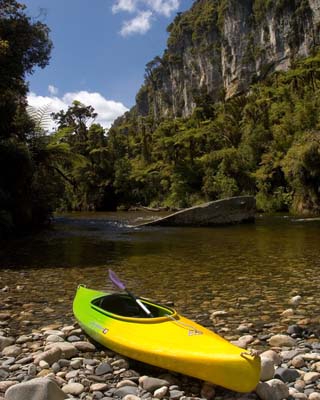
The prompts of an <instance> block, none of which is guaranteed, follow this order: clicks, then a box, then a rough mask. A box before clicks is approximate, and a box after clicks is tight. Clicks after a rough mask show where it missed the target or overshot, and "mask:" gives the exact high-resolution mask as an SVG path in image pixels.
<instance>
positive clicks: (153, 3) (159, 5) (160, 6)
mask: <svg viewBox="0 0 320 400" xmlns="http://www.w3.org/2000/svg"><path fill="white" fill-rule="evenodd" d="M145 3H146V5H148V6H149V7H150V8H151V9H152V10H153V11H154V12H156V13H158V14H161V15H164V16H166V17H170V15H171V14H172V13H173V12H175V11H177V10H178V8H179V6H180V0H145Z"/></svg>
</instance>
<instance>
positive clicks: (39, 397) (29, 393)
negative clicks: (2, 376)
mask: <svg viewBox="0 0 320 400" xmlns="http://www.w3.org/2000/svg"><path fill="white" fill-rule="evenodd" d="M66 398H67V396H66V395H65V394H64V393H63V391H62V390H61V389H60V388H59V386H58V385H57V384H56V383H55V382H53V381H52V380H50V379H47V378H35V379H32V380H30V381H28V382H23V383H19V384H17V385H14V386H11V387H10V388H9V389H8V390H7V391H6V394H5V400H26V399H30V400H31V399H32V400H64V399H66Z"/></svg>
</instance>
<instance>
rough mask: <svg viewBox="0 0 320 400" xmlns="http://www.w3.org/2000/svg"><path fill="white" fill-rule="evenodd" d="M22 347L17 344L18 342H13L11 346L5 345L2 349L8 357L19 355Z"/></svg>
mask: <svg viewBox="0 0 320 400" xmlns="http://www.w3.org/2000/svg"><path fill="white" fill-rule="evenodd" d="M21 352H22V349H21V347H20V346H17V345H16V344H12V345H10V346H7V347H5V348H4V349H3V350H2V355H3V356H6V357H17V356H18V355H19V354H21Z"/></svg>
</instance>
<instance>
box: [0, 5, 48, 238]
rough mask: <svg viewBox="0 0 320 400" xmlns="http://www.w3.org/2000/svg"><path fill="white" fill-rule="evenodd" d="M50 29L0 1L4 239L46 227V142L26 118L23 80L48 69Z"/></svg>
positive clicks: (0, 228) (0, 232)
mask: <svg viewBox="0 0 320 400" xmlns="http://www.w3.org/2000/svg"><path fill="white" fill-rule="evenodd" d="M48 33H49V29H48V27H47V26H46V25H44V24H42V23H41V22H37V21H34V20H32V19H31V18H30V17H28V16H27V15H26V13H25V6H24V5H22V4H20V3H18V2H16V1H15V0H0V76H1V79H0V171H1V172H0V236H5V237H6V236H8V235H9V234H14V233H17V232H21V231H24V230H27V229H30V227H32V226H37V225H41V224H43V223H45V222H46V221H47V220H48V218H49V217H50V211H51V205H52V202H51V199H49V198H48V196H47V193H48V191H47V189H48V186H49V185H46V183H48V182H50V179H49V176H48V175H47V174H45V173H44V170H43V169H42V168H41V166H40V163H38V160H37V156H38V155H39V154H40V152H41V148H42V138H41V132H40V129H39V127H36V126H35V123H34V122H33V121H32V119H30V117H29V115H28V114H27V112H26V93H27V84H26V82H25V78H26V75H27V74H31V73H32V72H33V70H34V68H35V67H36V66H38V67H40V68H43V67H45V66H46V65H47V64H48V61H49V56H50V51H51V47H52V43H51V41H50V40H49V37H48Z"/></svg>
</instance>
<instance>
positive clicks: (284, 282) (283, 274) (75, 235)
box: [0, 212, 320, 335]
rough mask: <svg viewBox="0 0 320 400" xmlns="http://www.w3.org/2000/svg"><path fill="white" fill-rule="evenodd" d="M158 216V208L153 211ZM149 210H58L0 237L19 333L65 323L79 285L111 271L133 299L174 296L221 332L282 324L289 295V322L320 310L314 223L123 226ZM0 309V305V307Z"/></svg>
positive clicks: (100, 285)
mask: <svg viewBox="0 0 320 400" xmlns="http://www.w3.org/2000/svg"><path fill="white" fill-rule="evenodd" d="M157 216H158V214H157ZM150 217H154V215H151V214H149V213H137V212H136V213H90V214H80V213H79V214H76V213H73V214H67V215H60V216H57V217H56V219H55V223H54V225H53V227H52V229H51V230H49V231H47V232H44V233H41V234H38V235H36V236H33V237H28V238H24V239H18V240H14V241H10V242H0V289H1V288H4V287H6V286H7V287H8V288H9V290H8V291H6V292H2V293H0V300H1V308H2V309H4V310H9V311H11V312H12V314H13V316H14V319H15V321H16V325H15V326H16V328H17V329H19V330H30V327H39V326H43V325H45V324H48V323H51V322H71V321H72V299H73V296H74V293H75V290H76V288H77V286H78V284H80V283H83V284H86V285H87V286H88V287H92V288H97V289H104V290H111V289H112V285H111V284H110V282H109V281H108V278H107V271H108V268H112V269H113V270H115V271H116V272H117V274H118V275H119V276H120V277H121V278H122V279H123V280H124V281H125V282H126V284H127V286H128V287H130V289H132V291H133V292H135V293H136V294H138V295H144V296H146V297H149V298H152V299H154V300H156V301H158V302H173V303H174V306H175V308H176V309H178V311H179V312H181V313H183V314H184V315H186V316H188V317H190V318H193V319H196V320H198V321H199V322H200V323H202V324H204V325H207V326H210V327H213V325H212V321H211V320H210V318H209V316H210V315H211V313H212V312H213V311H222V310H223V311H225V312H226V313H227V314H226V315H225V316H223V317H221V318H217V319H216V320H215V321H214V324H215V328H219V329H221V328H223V329H224V330H225V331H226V332H229V333H230V335H232V334H234V333H235V332H236V327H237V326H238V325H239V323H241V322H252V323H254V325H255V326H257V327H260V329H263V327H264V326H266V327H268V329H269V330H270V329H271V330H272V327H273V326H274V327H275V328H274V329H275V330H279V329H281V326H282V325H283V326H285V323H286V321H283V318H281V312H282V311H283V310H284V309H286V308H289V306H290V305H289V303H288V301H289V299H290V298H291V297H292V296H293V295H295V294H300V295H301V296H302V302H301V304H300V306H299V307H298V309H297V310H296V311H295V316H294V318H293V320H295V319H296V320H297V321H298V320H300V319H302V318H310V319H311V320H316V318H317V316H318V314H319V309H320V297H319V292H320V279H319V276H320V274H319V271H320V221H318V220H316V219H315V220H312V221H310V220H297V219H293V218H292V217H286V216H276V217H258V218H257V220H256V223H255V224H248V225H237V226H224V227H217V228H169V227H142V228H132V225H133V224H136V223H139V222H140V223H141V222H142V221H144V220H145V219H146V218H150ZM0 311H1V310H0Z"/></svg>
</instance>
